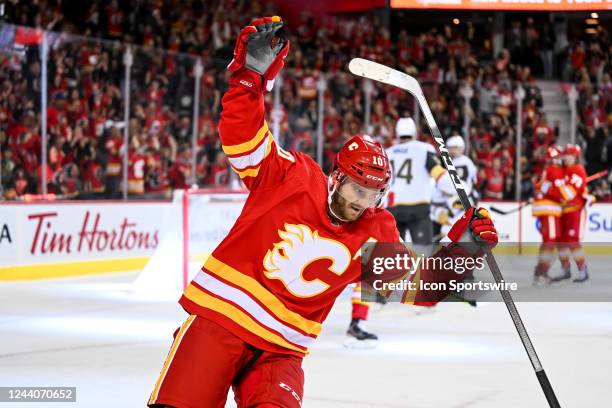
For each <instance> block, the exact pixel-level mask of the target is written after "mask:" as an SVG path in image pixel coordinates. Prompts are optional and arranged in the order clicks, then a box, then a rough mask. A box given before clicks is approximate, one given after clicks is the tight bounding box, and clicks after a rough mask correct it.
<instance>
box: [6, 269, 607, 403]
mask: <svg viewBox="0 0 612 408" xmlns="http://www.w3.org/2000/svg"><path fill="white" fill-rule="evenodd" d="M521 269H522V268H521ZM523 270H527V269H523ZM528 270H529V271H531V269H528ZM512 272H514V273H512ZM511 275H517V276H520V275H519V272H518V271H511ZM530 275H531V272H528V273H527V274H526V275H525V279H529V278H530ZM135 277H136V274H135V273H117V274H111V275H96V276H87V277H79V278H65V279H55V280H46V281H33V282H13V283H1V284H0V299H1V303H0V384H1V385H2V386H52V385H53V386H76V387H77V403H76V404H75V403H70V404H60V403H41V404H36V403H27V404H19V403H15V404H2V403H0V406H9V405H10V406H16V407H17V406H24V407H25V406H27V407H34V406H41V407H60V406H67V407H75V406H76V407H84V408H98V407H109V406H111V407H144V406H145V403H146V401H147V399H148V396H149V392H150V391H151V389H152V386H153V384H154V382H155V380H156V378H157V375H158V373H159V371H160V369H161V367H162V363H163V360H164V358H165V356H166V353H167V351H168V348H169V346H170V344H171V339H172V333H173V331H174V330H175V329H176V327H177V326H178V325H179V324H180V323H181V322H182V321H183V320H184V319H185V317H186V314H185V313H184V312H183V311H182V309H181V308H180V307H179V305H178V303H176V302H174V301H164V302H160V301H151V300H143V299H137V298H135V297H134V296H133V295H132V294H130V288H131V282H132V281H133V280H134V278H135ZM601 284H602V282H598V280H597V279H593V280H591V281H590V282H588V283H587V284H586V285H601ZM603 284H605V285H608V284H609V281H608V280H607V279H606V280H604V281H603ZM568 287H570V288H574V287H575V288H576V290H582V289H581V287H579V286H572V284H568ZM518 308H519V311H520V312H521V314H522V317H523V320H524V322H525V324H526V326H527V329H528V331H529V333H530V335H531V338H532V340H533V342H534V344H535V347H536V350H537V352H538V354H539V356H540V359H541V360H542V363H543V365H544V367H545V369H546V371H547V374H548V377H549V378H550V381H551V382H552V384H553V387H554V388H555V391H556V393H557V396H558V398H559V400H560V402H561V405H562V406H563V407H577V408H586V407H609V406H612V405H611V404H612V402H611V401H612V387H611V386H610V385H611V384H612V383H611V382H610V367H612V303H577V302H573V303H520V304H519V305H518ZM416 310H417V308H414V307H409V306H403V305H396V304H393V305H387V306H385V307H384V308H382V309H381V310H375V311H372V313H371V316H370V322H369V328H370V329H371V330H372V331H373V332H375V333H377V334H378V335H379V336H380V338H381V340H380V341H379V344H378V347H377V348H376V349H371V350H350V349H345V348H344V347H343V345H342V344H343V342H344V341H345V334H344V332H345V330H346V327H347V324H348V320H349V316H350V303H349V300H348V298H345V299H339V301H338V302H337V304H336V306H335V308H334V309H333V311H332V312H331V314H330V316H329V318H328V319H327V321H326V323H325V325H324V330H323V333H322V335H321V336H320V337H319V339H318V341H317V342H316V343H315V345H314V347H313V348H312V352H311V354H310V355H309V356H308V357H306V359H305V360H304V370H305V374H306V385H305V390H306V391H305V396H304V404H303V406H304V407H306V408H327V407H330V408H331V407H338V408H345V407H346V408H350V407H390V408H391V407H393V408H395V407H397V408H484V407H495V408H504V407H508V408H518V407H521V408H525V407H546V406H547V404H546V401H545V399H544V397H543V395H542V392H541V390H540V387H539V385H538V382H537V380H536V377H535V375H534V373H533V370H532V368H531V365H530V363H529V360H528V359H527V356H526V354H525V352H524V350H523V347H522V345H521V342H520V340H519V338H518V336H517V334H516V332H515V330H514V327H513V325H512V322H511V320H510V318H509V316H508V313H507V311H506V309H505V306H504V304H503V303H482V304H480V305H479V306H478V307H477V308H472V307H469V306H467V305H465V304H458V303H452V304H451V303H444V304H441V305H439V306H438V307H436V308H435V309H433V310H429V311H426V312H424V311H423V309H421V308H418V310H419V311H420V312H419V313H418V314H417V313H416ZM227 406H228V407H233V406H234V404H233V401H232V400H231V398H230V399H229V400H228V404H227Z"/></svg>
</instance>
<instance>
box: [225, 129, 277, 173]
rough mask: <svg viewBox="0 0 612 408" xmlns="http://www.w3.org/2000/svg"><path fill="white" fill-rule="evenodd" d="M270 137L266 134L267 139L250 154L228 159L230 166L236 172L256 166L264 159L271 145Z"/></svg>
mask: <svg viewBox="0 0 612 408" xmlns="http://www.w3.org/2000/svg"><path fill="white" fill-rule="evenodd" d="M272 140H273V139H272V137H271V135H270V133H268V137H266V139H265V141H264V142H263V143H262V144H260V145H259V147H258V148H257V149H255V150H253V151H252V152H251V153H248V154H245V155H243V156H237V157H229V156H228V158H229V161H230V164H231V165H232V167H233V168H235V169H236V170H239V171H240V170H243V169H245V168H247V167H252V166H257V165H258V164H259V163H261V161H262V160H263V159H264V158H265V157H266V151H267V149H268V145H269V144H270V143H272Z"/></svg>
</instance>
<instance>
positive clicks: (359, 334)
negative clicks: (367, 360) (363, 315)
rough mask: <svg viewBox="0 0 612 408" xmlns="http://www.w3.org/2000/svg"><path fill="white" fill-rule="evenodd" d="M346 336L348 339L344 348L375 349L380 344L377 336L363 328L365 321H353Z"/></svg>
mask: <svg viewBox="0 0 612 408" xmlns="http://www.w3.org/2000/svg"><path fill="white" fill-rule="evenodd" d="M346 334H347V336H348V339H347V340H346V341H345V342H344V347H348V348H358V349H364V348H374V347H376V344H377V342H378V336H377V335H375V334H374V333H370V332H368V331H366V330H365V329H364V328H363V321H362V320H361V319H353V320H351V324H350V325H349V328H348V330H347V331H346Z"/></svg>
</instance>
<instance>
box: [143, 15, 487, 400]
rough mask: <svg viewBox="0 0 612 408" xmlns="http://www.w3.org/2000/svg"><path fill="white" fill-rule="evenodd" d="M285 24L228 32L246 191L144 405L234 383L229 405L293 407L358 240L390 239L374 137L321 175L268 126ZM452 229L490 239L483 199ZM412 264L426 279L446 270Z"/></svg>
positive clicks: (217, 393) (231, 151)
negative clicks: (307, 358)
mask: <svg viewBox="0 0 612 408" xmlns="http://www.w3.org/2000/svg"><path fill="white" fill-rule="evenodd" d="M282 25H283V23H282V21H281V20H280V18H279V17H271V18H262V19H258V20H255V21H253V22H252V23H251V25H249V26H247V27H246V28H244V29H243V30H242V31H241V32H240V35H239V38H238V40H237V43H236V48H235V51H234V59H233V60H232V62H231V63H230V65H229V66H228V69H229V70H230V71H231V72H232V74H231V77H230V81H229V82H230V86H229V90H228V91H227V92H226V94H225V95H224V97H223V101H222V104H223V112H222V115H221V120H220V123H219V134H220V137H221V141H222V144H223V150H224V152H225V154H226V155H227V156H228V159H229V161H230V164H231V166H232V168H233V170H234V171H236V172H237V173H238V175H239V176H240V177H241V179H242V181H243V182H244V184H245V185H246V187H247V188H248V189H249V191H250V194H249V196H248V198H247V200H246V203H245V205H244V208H243V210H242V213H241V214H240V216H239V217H238V219H237V220H236V223H235V224H234V226H233V227H232V229H231V230H230V232H229V233H228V235H227V236H226V237H225V239H224V240H223V241H222V242H221V243H220V244H219V246H218V247H217V248H216V249H215V250H214V251H213V253H212V255H211V256H210V257H209V258H208V259H207V260H206V262H205V264H204V266H203V268H202V270H201V271H200V272H199V273H198V275H197V276H196V277H195V278H194V280H193V281H192V282H191V283H190V284H189V286H188V287H187V288H186V289H185V291H184V293H183V296H182V297H181V299H180V304H181V306H183V308H184V309H185V310H186V311H187V312H188V313H189V314H190V316H189V317H188V318H187V320H186V322H185V323H184V324H183V325H182V326H181V328H180V329H179V330H177V332H176V334H175V340H174V343H173V345H172V347H171V349H170V352H169V354H168V356H167V359H166V362H165V364H164V366H163V369H162V372H161V374H160V376H159V378H158V380H157V382H156V384H155V387H154V390H153V392H152V394H151V397H150V399H149V402H148V404H149V406H154V407H160V406H162V407H163V406H170V407H178V408H183V407H184V408H187V407H196V406H199V407H223V406H224V405H225V400H226V398H227V393H228V391H229V388H230V387H233V390H234V395H235V399H236V403H237V405H238V407H255V406H257V407H259V408H273V407H287V408H289V407H295V408H297V407H300V406H301V401H302V395H303V382H304V375H303V371H302V368H301V363H302V358H303V357H304V355H305V354H307V352H308V351H307V350H308V347H309V345H310V344H311V343H312V342H313V341H314V339H315V338H316V337H317V336H318V334H319V333H320V331H321V324H322V322H323V320H325V318H326V316H327V314H328V313H329V311H330V310H331V308H332V306H333V303H334V301H335V299H336V297H337V296H338V295H339V294H340V293H341V292H342V290H343V289H344V288H345V287H346V285H347V284H349V283H354V282H357V281H358V280H359V279H360V271H361V247H362V245H363V244H364V243H367V242H398V241H399V233H398V231H397V229H396V227H395V220H394V219H393V216H392V215H391V214H390V213H389V212H388V211H386V210H384V209H382V208H379V206H380V204H381V202H382V199H383V196H384V194H385V192H386V191H387V188H388V185H389V180H390V176H391V174H390V168H389V163H388V161H387V158H386V155H385V153H384V149H383V148H382V146H380V144H378V143H375V142H374V141H373V140H372V139H370V138H369V137H365V136H355V137H352V138H351V139H350V140H348V141H347V143H346V144H345V145H344V146H343V147H342V148H341V150H340V152H339V153H338V155H337V159H336V167H335V169H334V170H333V172H332V173H331V174H330V176H329V177H326V176H325V174H324V173H323V171H322V170H321V168H320V167H319V166H318V165H317V164H316V163H315V162H314V161H313V160H312V159H311V158H310V157H308V156H307V155H305V154H302V153H297V152H288V151H286V150H284V149H282V148H281V147H280V146H279V145H277V144H276V142H275V141H274V138H273V136H272V135H271V133H270V132H269V130H268V125H267V124H266V122H265V120H264V102H263V100H264V98H263V93H264V90H268V91H269V90H270V89H271V87H272V83H273V81H274V78H275V77H276V75H277V74H278V72H279V71H280V70H281V69H282V67H283V65H284V62H283V60H284V58H285V56H286V55H287V52H288V51H289V42H288V41H285V40H283V39H282V38H279V36H277V35H275V34H276V33H277V31H278V30H279V29H280V28H281V27H282ZM451 232H453V234H451ZM451 232H449V237H450V238H451V239H452V240H453V241H457V240H459V239H460V238H461V239H466V238H467V239H477V240H480V241H481V242H483V243H486V244H487V245H491V246H492V245H495V244H496V243H497V233H496V231H495V228H494V226H493V222H492V221H491V219H490V218H489V217H488V216H487V214H486V213H485V212H484V210H478V211H477V212H476V211H475V209H473V208H472V209H470V210H469V211H468V212H467V213H466V214H465V216H464V217H462V219H461V220H460V221H458V222H457V223H456V224H455V228H454V229H453V230H451ZM399 247H402V248H404V249H405V247H404V246H403V245H401V244H399ZM452 248H455V249H459V247H458V246H456V245H453V246H452ZM445 251H447V249H446V248H445V247H441V249H440V251H439V252H442V253H441V254H440V256H445V255H444V254H448V253H449V252H445ZM417 273H421V276H429V278H431V279H432V280H433V279H438V278H440V277H442V275H444V273H445V272H444V271H437V270H436V271H434V270H427V269H424V268H423V269H420V270H419V271H417ZM446 273H449V272H448V271H447V272H446ZM452 276H453V277H455V278H457V275H456V274H454V272H452ZM459 279H460V278H459ZM419 293H420V292H417V293H416V294H415V295H416V296H417V298H415V299H418V296H419ZM423 299H426V298H423Z"/></svg>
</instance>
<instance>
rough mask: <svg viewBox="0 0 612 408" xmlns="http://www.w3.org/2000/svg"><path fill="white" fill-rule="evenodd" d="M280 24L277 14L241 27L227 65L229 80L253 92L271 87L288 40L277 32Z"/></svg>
mask: <svg viewBox="0 0 612 408" xmlns="http://www.w3.org/2000/svg"><path fill="white" fill-rule="evenodd" d="M283 24H284V23H283V20H282V19H281V18H280V17H279V16H273V17H263V18H258V19H256V20H253V21H251V24H249V25H248V26H246V27H244V28H243V29H242V30H241V31H240V34H239V35H238V39H237V40H236V46H235V48H234V58H233V59H232V61H231V62H230V63H229V65H228V66H227V69H228V70H229V71H231V72H232V73H233V75H232V78H231V79H230V83H232V84H236V85H238V86H241V87H243V88H245V89H247V90H249V91H253V92H262V91H263V90H267V91H271V90H272V87H273V86H274V78H276V76H277V75H278V73H279V72H280V70H281V69H282V68H283V66H284V65H285V61H284V60H285V57H286V56H287V54H288V53H289V45H290V42H289V40H287V39H285V38H283V36H282V35H279V34H280V33H279V30H280V29H281V28H282V27H283Z"/></svg>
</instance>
